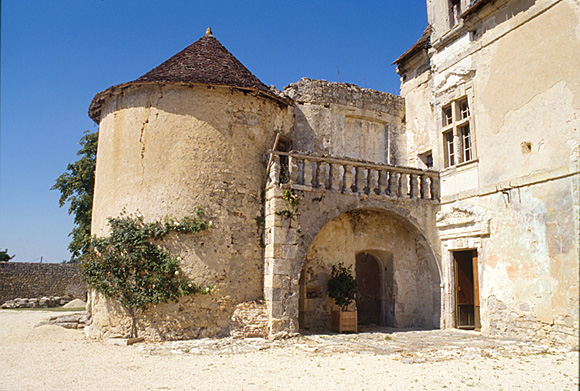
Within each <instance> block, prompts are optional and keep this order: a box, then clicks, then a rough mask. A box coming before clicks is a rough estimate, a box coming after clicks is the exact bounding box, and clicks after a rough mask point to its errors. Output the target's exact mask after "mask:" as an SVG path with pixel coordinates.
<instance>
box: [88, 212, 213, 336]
mask: <svg viewBox="0 0 580 391" xmlns="http://www.w3.org/2000/svg"><path fill="white" fill-rule="evenodd" d="M202 215H203V210H202V209H200V208H198V209H196V211H195V213H194V216H193V217H185V218H183V219H182V220H180V221H176V220H174V219H165V220H164V221H163V222H159V221H157V222H151V223H145V222H144V221H143V217H142V216H122V217H117V218H109V225H110V227H111V232H110V235H109V236H106V237H102V238H93V240H92V242H91V249H90V251H87V252H86V253H85V255H84V256H83V257H82V260H81V271H82V276H83V279H84V280H85V281H86V282H87V284H88V285H89V286H90V287H91V288H93V289H95V290H96V291H97V292H99V293H102V294H103V295H105V296H106V297H108V298H111V299H114V300H117V301H118V302H119V304H120V305H121V306H122V307H123V308H124V309H125V311H126V312H127V313H128V314H129V316H130V317H131V332H130V336H131V337H137V323H136V317H137V315H138V314H140V313H141V312H143V311H145V310H146V309H147V308H148V307H149V306H150V305H154V304H157V303H160V302H167V301H168V300H175V301H177V299H178V298H179V297H181V296H185V295H189V294H194V293H202V294H205V293H209V292H210V291H211V287H210V286H208V287H200V286H198V285H196V284H194V283H193V282H191V281H189V280H188V279H187V278H186V277H185V276H184V275H183V272H182V270H181V268H180V260H179V258H177V257H175V256H174V255H172V254H171V253H170V252H169V251H167V250H166V249H165V248H163V246H162V244H163V242H162V239H163V237H164V236H166V235H167V234H168V233H170V232H180V233H184V234H187V233H194V232H200V231H204V230H206V229H208V228H209V224H208V223H207V222H206V221H205V220H204V219H203V218H202Z"/></svg>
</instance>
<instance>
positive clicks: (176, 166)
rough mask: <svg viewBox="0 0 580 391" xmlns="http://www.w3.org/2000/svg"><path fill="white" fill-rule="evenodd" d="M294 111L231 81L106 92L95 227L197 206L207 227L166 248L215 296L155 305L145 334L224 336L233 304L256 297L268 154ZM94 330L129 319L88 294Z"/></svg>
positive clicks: (113, 329) (173, 239)
mask: <svg viewBox="0 0 580 391" xmlns="http://www.w3.org/2000/svg"><path fill="white" fill-rule="evenodd" d="M290 121H291V114H290V113H289V110H288V109H286V108H285V107H282V106H280V104H279V103H277V102H275V101H273V100H271V99H267V98H262V97H257V96H255V95H253V94H251V93H248V92H242V91H240V90H236V89H231V88H227V87H210V86H176V85H143V86H136V87H131V88H129V89H127V90H125V91H123V92H122V93H120V94H118V95H115V96H112V97H109V98H108V99H107V101H106V103H105V105H104V107H103V111H102V115H101V123H100V131H99V148H98V155H97V169H96V185H95V198H94V207H93V222H92V232H93V234H95V235H97V236H103V235H106V234H107V230H108V227H107V218H109V217H116V216H119V215H120V214H122V213H126V214H139V215H142V216H143V217H144V219H145V221H154V220H161V219H163V218H164V217H165V216H171V217H175V218H182V217H184V216H187V215H191V214H192V213H193V212H194V210H195V208H196V207H198V206H199V207H202V208H203V209H204V210H205V215H206V218H207V219H208V220H210V221H211V223H212V227H211V228H210V229H209V230H208V231H204V232H201V233H197V234H191V235H180V236H178V235H173V234H172V235H170V236H168V237H167V238H166V239H164V240H165V244H166V245H167V246H168V247H169V248H170V249H171V250H172V251H173V253H175V254H176V255H178V256H180V257H181V259H182V269H183V270H184V272H185V273H186V274H187V275H188V277H190V278H191V279H192V280H193V281H194V282H196V283H198V284H215V289H214V292H213V294H212V295H209V296H200V295H194V296H188V297H184V298H182V299H181V300H180V301H179V302H178V303H169V304H161V305H157V306H155V307H154V308H151V310H150V311H149V312H148V313H147V314H145V315H144V316H143V317H141V320H140V323H139V329H140V330H142V334H144V336H146V337H148V338H150V339H179V338H195V337H204V336H210V335H219V334H225V333H227V331H228V321H229V318H230V316H231V312H232V311H233V306H234V305H236V304H238V303H240V302H243V301H248V300H257V299H261V298H262V295H263V292H262V279H263V277H262V276H263V264H262V247H261V243H260V238H261V227H260V226H259V225H258V224H257V223H256V218H257V217H259V216H261V213H262V212H261V210H262V202H261V192H262V190H263V186H264V172H265V168H266V161H267V160H266V159H267V156H266V151H267V150H268V149H270V148H271V147H272V144H273V141H274V137H275V133H274V131H275V130H280V131H283V130H284V129H285V128H288V127H289V124H290ZM91 310H92V319H93V324H92V326H91V331H90V332H91V333H92V334H93V335H95V336H103V335H116V334H125V333H126V332H125V330H127V327H128V324H129V323H128V318H127V317H126V316H117V315H119V314H121V315H122V311H120V310H119V309H118V308H116V307H115V305H114V304H113V303H109V302H106V301H105V300H103V299H102V298H99V297H96V296H94V295H93V302H92V303H91Z"/></svg>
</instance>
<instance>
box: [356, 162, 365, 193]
mask: <svg viewBox="0 0 580 391" xmlns="http://www.w3.org/2000/svg"><path fill="white" fill-rule="evenodd" d="M355 175H356V176H355V180H354V181H355V188H356V194H359V195H362V194H364V193H365V187H366V185H367V183H366V182H367V176H366V170H365V169H364V168H363V167H360V166H356V167H355Z"/></svg>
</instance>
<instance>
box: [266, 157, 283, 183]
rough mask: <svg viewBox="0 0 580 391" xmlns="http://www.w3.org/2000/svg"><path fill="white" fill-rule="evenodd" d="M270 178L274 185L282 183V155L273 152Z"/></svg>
mask: <svg viewBox="0 0 580 391" xmlns="http://www.w3.org/2000/svg"><path fill="white" fill-rule="evenodd" d="M269 179H270V180H269V182H270V184H272V185H278V184H279V183H280V156H278V155H276V154H272V165H271V166H270V175H269Z"/></svg>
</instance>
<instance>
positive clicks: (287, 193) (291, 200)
mask: <svg viewBox="0 0 580 391" xmlns="http://www.w3.org/2000/svg"><path fill="white" fill-rule="evenodd" d="M282 198H283V199H284V200H286V202H288V205H289V208H284V209H281V210H278V211H276V214H277V215H278V216H284V217H285V218H287V219H291V218H292V217H294V216H295V215H296V212H297V210H298V205H299V204H300V200H301V199H302V197H300V196H299V195H297V194H296V193H294V190H291V189H288V190H284V193H283V194H282Z"/></svg>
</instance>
